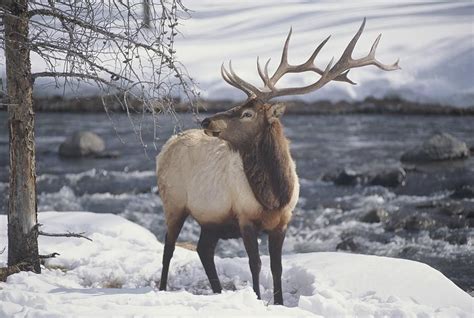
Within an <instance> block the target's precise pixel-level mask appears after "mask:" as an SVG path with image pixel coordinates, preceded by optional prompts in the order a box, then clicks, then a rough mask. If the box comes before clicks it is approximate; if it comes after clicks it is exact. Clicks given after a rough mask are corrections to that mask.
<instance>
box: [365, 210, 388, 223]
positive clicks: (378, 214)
mask: <svg viewBox="0 0 474 318" xmlns="http://www.w3.org/2000/svg"><path fill="white" fill-rule="evenodd" d="M387 216H388V213H387V211H385V210H384V209H380V208H376V209H372V210H370V211H369V212H367V213H366V214H364V215H363V216H362V217H361V218H360V221H361V222H364V223H380V222H381V221H382V220H385V219H387Z"/></svg>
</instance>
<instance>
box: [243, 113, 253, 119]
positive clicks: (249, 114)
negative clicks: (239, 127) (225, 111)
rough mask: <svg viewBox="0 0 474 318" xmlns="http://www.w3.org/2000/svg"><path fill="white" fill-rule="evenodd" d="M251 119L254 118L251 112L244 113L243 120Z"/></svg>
mask: <svg viewBox="0 0 474 318" xmlns="http://www.w3.org/2000/svg"><path fill="white" fill-rule="evenodd" d="M250 117H252V113H251V112H245V113H242V116H241V118H250Z"/></svg>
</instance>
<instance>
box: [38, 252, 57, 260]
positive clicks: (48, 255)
mask: <svg viewBox="0 0 474 318" xmlns="http://www.w3.org/2000/svg"><path fill="white" fill-rule="evenodd" d="M59 255H61V254H59V253H56V252H54V253H51V254H46V255H39V259H47V258H55V257H56V256H59Z"/></svg>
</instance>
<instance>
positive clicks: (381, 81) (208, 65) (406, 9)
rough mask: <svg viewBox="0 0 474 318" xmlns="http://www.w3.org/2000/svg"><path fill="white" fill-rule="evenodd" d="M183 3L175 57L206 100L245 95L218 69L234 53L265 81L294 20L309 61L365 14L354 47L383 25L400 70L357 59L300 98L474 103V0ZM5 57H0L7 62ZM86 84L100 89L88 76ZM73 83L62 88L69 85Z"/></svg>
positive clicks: (329, 53)
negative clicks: (263, 72)
mask: <svg viewBox="0 0 474 318" xmlns="http://www.w3.org/2000/svg"><path fill="white" fill-rule="evenodd" d="M184 4H185V5H186V6H187V7H188V8H189V9H191V10H192V12H191V16H190V17H189V18H188V19H187V20H184V21H182V25H180V26H179V30H180V32H181V33H180V34H179V35H178V36H177V38H176V50H177V58H178V60H179V61H180V62H182V63H183V64H184V65H185V66H186V68H187V70H188V72H189V74H190V76H191V77H192V78H194V79H195V80H196V82H197V83H198V87H199V89H200V90H201V95H202V97H204V98H205V99H207V100H224V99H228V100H229V99H230V100H234V101H240V100H241V99H242V98H244V95H243V94H242V93H241V92H240V91H239V90H237V89H235V88H233V87H231V86H230V85H228V84H227V83H225V82H224V80H222V79H221V76H220V66H221V64H222V63H223V62H228V61H229V60H230V59H232V61H233V67H234V69H235V70H236V72H237V73H238V74H239V75H240V76H241V77H242V78H244V79H246V80H248V81H250V82H253V83H254V84H256V85H259V86H260V85H261V81H260V79H259V77H258V73H257V68H256V58H257V56H260V59H261V61H263V62H264V61H266V60H267V59H268V58H271V59H272V61H271V63H270V67H269V70H270V72H272V71H273V70H274V69H275V68H276V67H277V65H278V62H279V60H280V54H281V50H282V46H283V42H284V40H285V37H286V35H287V33H288V30H289V29H290V27H291V26H292V27H293V36H292V39H291V42H290V47H289V61H290V63H301V62H303V61H305V60H306V59H307V58H308V57H309V55H310V54H311V52H312V51H313V50H314V48H315V47H316V46H317V45H318V43H320V42H321V41H322V40H323V39H325V38H326V37H327V36H328V35H332V37H331V39H330V40H329V42H328V43H327V44H326V45H325V47H324V48H323V50H322V51H321V52H320V54H319V56H318V59H317V61H316V62H317V65H318V66H319V67H320V68H324V66H326V65H327V63H328V62H329V61H330V59H331V58H332V57H333V56H334V57H335V58H336V59H337V58H339V56H340V55H341V54H342V51H343V49H344V48H345V46H346V45H347V43H348V42H349V40H350V39H351V37H352V36H353V35H354V33H355V32H356V31H357V29H358V27H359V26H360V23H361V22H362V19H363V18H364V17H367V25H366V29H365V31H364V33H363V35H362V37H361V38H360V40H359V43H358V45H357V46H356V48H355V51H354V57H356V58H357V57H360V56H364V55H365V54H367V52H368V51H369V49H370V46H371V44H372V42H373V41H374V40H375V38H376V37H377V35H378V34H379V33H382V34H383V36H382V39H381V42H380V45H379V47H378V50H377V53H378V54H377V57H378V59H379V60H380V61H382V62H384V63H393V62H394V61H395V60H396V59H397V58H400V66H401V67H402V70H399V71H394V72H383V71H381V70H379V69H377V68H376V67H364V68H360V69H354V70H352V71H351V72H350V73H349V77H350V78H351V79H352V80H354V81H355V82H356V83H358V85H356V86H353V85H349V84H346V83H337V82H336V83H330V84H328V85H327V86H326V87H324V88H322V89H321V90H319V91H317V92H315V93H312V94H308V95H305V96H302V97H301V99H302V100H304V101H306V102H315V101H320V100H329V101H331V102H338V101H348V102H360V101H363V100H364V99H366V98H368V97H373V98H376V99H384V98H400V99H402V100H406V101H410V102H415V103H422V104H428V105H434V106H436V105H446V106H457V107H473V106H474V80H473V74H474V58H473V56H474V46H473V42H472V38H473V36H474V33H473V28H472V17H473V16H474V3H473V2H472V1H451V2H445V1H431V2H420V1H418V2H416V1H411V0H403V1H397V2H396V3H394V2H393V1H369V0H363V1H356V2H354V1H349V0H343V1H338V2H337V3H336V2H331V1H299V0H285V1H276V0H262V1H258V2H256V1H249V0H246V1H232V0H222V1H215V0H202V1H184ZM32 65H33V69H34V71H36V72H37V71H44V68H45V67H44V63H43V62H41V60H40V59H39V58H38V57H37V56H36V55H33V56H32ZM3 67H4V66H3V65H1V64H0V71H1V72H4V70H2V69H1V68H3ZM315 78H316V77H315V76H314V75H311V74H305V76H301V74H296V75H290V76H288V77H287V78H283V79H282V80H281V83H279V85H282V86H302V85H308V84H309V83H312V82H313V81H314V80H315ZM48 83H49V85H48ZM50 83H51V82H50V81H49V82H48V80H42V79H38V80H37V84H40V85H39V86H38V87H37V89H36V93H37V94H38V95H45V94H46V95H62V94H63V92H64V90H63V88H62V87H60V88H58V89H54V85H50ZM41 84H46V85H41ZM83 91H88V92H91V93H92V94H94V93H93V88H91V87H90V86H89V87H87V88H84V89H83ZM70 93H71V92H69V91H68V89H66V94H67V95H68V94H70ZM79 95H83V92H81V93H80V94H79Z"/></svg>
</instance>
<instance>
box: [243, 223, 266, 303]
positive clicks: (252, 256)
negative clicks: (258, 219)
mask: <svg viewBox="0 0 474 318" xmlns="http://www.w3.org/2000/svg"><path fill="white" fill-rule="evenodd" d="M240 232H241V234H242V239H243V241H244V245H245V250H246V251H247V255H248V257H249V265H250V272H251V273H252V282H253V290H254V292H255V294H257V297H258V299H261V298H260V282H259V275H260V269H261V268H262V261H261V260H260V254H259V252H258V230H257V228H256V227H255V225H253V224H246V225H243V226H241V229H240Z"/></svg>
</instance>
